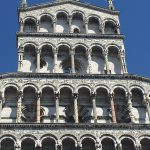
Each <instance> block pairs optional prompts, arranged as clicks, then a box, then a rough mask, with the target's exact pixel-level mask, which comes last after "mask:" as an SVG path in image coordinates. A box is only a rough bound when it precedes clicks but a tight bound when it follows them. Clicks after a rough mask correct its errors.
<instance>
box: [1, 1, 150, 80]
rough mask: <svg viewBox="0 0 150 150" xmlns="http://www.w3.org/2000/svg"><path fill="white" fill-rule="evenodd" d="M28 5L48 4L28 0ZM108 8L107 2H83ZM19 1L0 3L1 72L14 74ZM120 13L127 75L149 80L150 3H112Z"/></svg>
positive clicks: (15, 69) (15, 68)
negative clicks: (145, 77) (146, 77)
mask: <svg viewBox="0 0 150 150" xmlns="http://www.w3.org/2000/svg"><path fill="white" fill-rule="evenodd" d="M27 1H28V4H29V5H31V4H38V3H44V2H49V1H50V0H27ZM82 1H85V2H86V3H90V4H94V5H97V6H102V7H107V3H106V0H82ZM20 3H21V0H1V2H0V18H1V21H0V30H1V32H0V33H1V36H0V72H1V73H3V72H16V71H17V48H16V32H17V31H18V19H17V7H18V6H20ZM114 5H115V7H116V9H117V10H119V11H120V12H121V13H120V23H121V33H122V34H124V35H125V36H126V38H125V48H126V61H127V66H128V72H129V73H131V74H138V75H143V76H148V77H150V47H149V44H150V38H149V35H150V1H149V0H114Z"/></svg>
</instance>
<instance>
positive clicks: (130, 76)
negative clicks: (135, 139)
mask: <svg viewBox="0 0 150 150" xmlns="http://www.w3.org/2000/svg"><path fill="white" fill-rule="evenodd" d="M7 78H47V79H48V78H49V79H110V80H115V79H120V80H138V81H144V82H148V83H150V78H146V77H142V76H138V75H133V74H111V75H105V74H85V75H78V74H63V73H60V74H59V73H19V72H18V73H17V72H16V73H4V74H0V80H1V79H7Z"/></svg>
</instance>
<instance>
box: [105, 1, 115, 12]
mask: <svg viewBox="0 0 150 150" xmlns="http://www.w3.org/2000/svg"><path fill="white" fill-rule="evenodd" d="M107 1H108V7H109V9H111V10H115V7H114V5H113V0H107Z"/></svg>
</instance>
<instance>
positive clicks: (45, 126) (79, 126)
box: [0, 123, 150, 130]
mask: <svg viewBox="0 0 150 150" xmlns="http://www.w3.org/2000/svg"><path fill="white" fill-rule="evenodd" d="M19 128H20V129H27V130H28V129H33V130H37V129H50V130H51V129H53V130H54V129H63V130H64V129H83V130H85V129H86V130H94V129H96V130H97V129H99V130H106V129H107V130H115V129H116V130H150V125H149V124H111V123H110V124H80V123H79V124H75V123H74V124H70V123H67V124H64V123H62V124H58V123H49V124H48V123H39V124H34V123H26V124H25V123H23V124H22V123H20V124H19V123H0V129H19Z"/></svg>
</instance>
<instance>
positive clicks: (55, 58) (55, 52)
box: [53, 49, 58, 73]
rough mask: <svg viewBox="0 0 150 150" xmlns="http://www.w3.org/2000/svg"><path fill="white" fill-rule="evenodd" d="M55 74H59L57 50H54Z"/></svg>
mask: <svg viewBox="0 0 150 150" xmlns="http://www.w3.org/2000/svg"><path fill="white" fill-rule="evenodd" d="M53 53H54V73H57V62H58V61H57V59H58V58H57V57H58V51H57V49H56V50H54V52H53Z"/></svg>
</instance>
